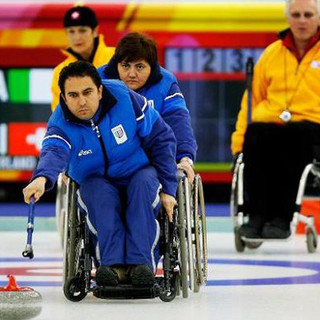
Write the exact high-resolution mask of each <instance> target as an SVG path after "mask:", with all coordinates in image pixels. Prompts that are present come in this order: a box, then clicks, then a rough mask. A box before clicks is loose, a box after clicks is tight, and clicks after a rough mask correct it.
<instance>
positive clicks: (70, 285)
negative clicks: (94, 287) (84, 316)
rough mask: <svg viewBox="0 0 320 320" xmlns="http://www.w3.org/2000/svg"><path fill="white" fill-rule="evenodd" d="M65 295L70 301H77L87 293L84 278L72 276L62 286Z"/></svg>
mask: <svg viewBox="0 0 320 320" xmlns="http://www.w3.org/2000/svg"><path fill="white" fill-rule="evenodd" d="M63 292H64V295H65V297H66V298H67V299H68V300H70V301H72V302H79V301H81V300H82V299H84V298H85V296H86V295H87V292H86V288H85V282H84V279H81V278H79V277H74V278H71V279H69V280H68V281H67V282H66V283H65V284H64V286H63Z"/></svg>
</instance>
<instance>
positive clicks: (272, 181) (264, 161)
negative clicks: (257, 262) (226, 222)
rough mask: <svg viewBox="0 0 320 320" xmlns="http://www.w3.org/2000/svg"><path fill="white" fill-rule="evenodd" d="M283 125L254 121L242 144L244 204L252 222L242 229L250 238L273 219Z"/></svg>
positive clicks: (259, 234)
mask: <svg viewBox="0 0 320 320" xmlns="http://www.w3.org/2000/svg"><path fill="white" fill-rule="evenodd" d="M281 130H282V126H280V125H277V124H272V123H253V124H251V125H249V126H248V128H247V132H246V135H245V142H244V147H243V154H244V164H245V168H244V186H245V196H246V199H245V205H246V211H247V212H248V214H249V219H250V221H249V224H248V225H244V226H243V227H242V228H241V229H240V231H241V233H243V235H244V236H246V237H249V238H259V237H260V236H261V230H262V227H263V224H264V223H265V222H266V221H268V220H269V219H270V211H271V212H272V211H273V210H274V209H275V207H276V203H275V199H274V197H273V190H274V188H275V186H276V184H277V183H278V181H277V180H278V179H279V178H280V177H279V175H277V174H275V172H276V171H277V170H279V168H278V167H279V163H280V162H281V159H279V157H278V154H279V150H278V149H279V148H281V146H282V143H281V142H280V140H281Z"/></svg>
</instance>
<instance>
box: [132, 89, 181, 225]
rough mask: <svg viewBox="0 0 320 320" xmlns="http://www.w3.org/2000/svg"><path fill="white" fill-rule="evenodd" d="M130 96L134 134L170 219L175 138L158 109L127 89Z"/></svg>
mask: <svg viewBox="0 0 320 320" xmlns="http://www.w3.org/2000/svg"><path fill="white" fill-rule="evenodd" d="M130 96H131V100H132V102H133V107H134V110H135V114H136V121H137V134H138V135H139V136H140V138H141V142H142V147H143V148H144V150H145V151H146V153H147V154H148V155H149V158H150V161H151V164H152V165H153V166H154V167H155V168H156V170H157V173H158V178H159V181H160V183H161V185H162V193H163V195H161V200H162V204H163V205H164V207H165V209H166V211H167V213H168V215H169V218H170V220H172V214H173V207H174V205H175V203H176V201H175V195H176V190H177V185H178V180H177V166H176V160H175V158H176V139H175V137H174V134H173V132H172V130H171V128H170V127H169V126H168V125H167V124H166V123H165V122H164V121H163V119H162V118H161V117H160V115H159V113H158V112H157V111H156V110H154V109H153V108H150V107H149V105H148V103H147V100H146V98H144V97H142V96H140V95H138V94H137V93H135V92H133V91H131V90H130Z"/></svg>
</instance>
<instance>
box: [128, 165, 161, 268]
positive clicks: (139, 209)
mask: <svg viewBox="0 0 320 320" xmlns="http://www.w3.org/2000/svg"><path fill="white" fill-rule="evenodd" d="M159 190H160V183H159V180H158V177H157V172H156V170H155V169H154V168H153V167H151V166H149V167H146V168H144V169H141V170H139V172H137V173H136V174H135V175H134V176H133V177H132V178H131V180H130V182H129V185H128V187H127V210H126V224H127V238H126V264H132V265H137V264H145V265H147V266H148V267H149V268H150V270H152V272H153V273H155V272H156V265H157V262H158V259H159V248H158V246H157V244H158V241H159V236H160V227H159V223H158V221H157V220H156V216H157V213H158V211H159V208H160V198H159Z"/></svg>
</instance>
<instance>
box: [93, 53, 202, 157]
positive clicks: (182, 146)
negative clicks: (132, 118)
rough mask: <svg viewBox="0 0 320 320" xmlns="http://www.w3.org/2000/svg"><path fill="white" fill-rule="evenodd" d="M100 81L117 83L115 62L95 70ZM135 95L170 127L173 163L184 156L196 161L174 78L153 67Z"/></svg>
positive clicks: (178, 89) (195, 150) (157, 67)
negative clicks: (174, 149)
mask: <svg viewBox="0 0 320 320" xmlns="http://www.w3.org/2000/svg"><path fill="white" fill-rule="evenodd" d="M98 72H99V74H100V76H101V78H102V79H119V73H118V68H117V62H116V60H115V59H114V58H112V59H111V60H110V62H109V63H108V64H106V65H104V66H102V67H100V68H99V69H98ZM138 93H139V94H141V95H143V96H144V97H146V98H147V100H148V102H149V103H150V105H151V106H152V107H154V108H155V109H156V110H157V111H158V112H159V113H160V115H161V117H162V118H163V119H164V121H165V122H166V123H167V124H168V125H169V126H170V127H171V129H172V131H173V133H174V135H175V137H176V139H177V156H176V159H177V160H180V159H181V158H183V157H185V156H187V157H189V158H190V159H192V160H193V161H195V158H196V152H197V143H196V140H195V138H194V134H193V130H192V127H191V119H190V114H189V111H188V108H187V106H186V102H185V100H184V97H183V94H182V93H181V90H180V88H179V86H178V82H177V79H176V77H175V76H174V75H173V74H172V73H171V72H170V71H168V70H166V69H164V68H162V67H160V65H159V64H158V63H157V64H156V65H155V66H153V67H151V74H150V76H149V78H148V81H147V82H146V84H145V85H144V86H143V87H142V88H141V89H139V91H138Z"/></svg>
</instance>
